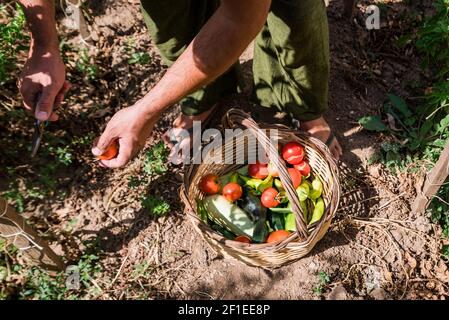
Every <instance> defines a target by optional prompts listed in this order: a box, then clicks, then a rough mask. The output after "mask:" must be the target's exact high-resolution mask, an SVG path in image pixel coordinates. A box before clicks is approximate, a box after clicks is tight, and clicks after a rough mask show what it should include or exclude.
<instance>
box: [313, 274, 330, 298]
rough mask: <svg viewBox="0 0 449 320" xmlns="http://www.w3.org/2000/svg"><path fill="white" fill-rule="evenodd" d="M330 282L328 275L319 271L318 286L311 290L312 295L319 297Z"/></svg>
mask: <svg viewBox="0 0 449 320" xmlns="http://www.w3.org/2000/svg"><path fill="white" fill-rule="evenodd" d="M330 281H331V279H330V277H329V275H328V274H327V272H325V271H320V272H319V273H318V284H317V285H316V286H315V287H314V288H313V293H314V294H316V295H317V296H321V295H322V294H323V290H324V288H325V287H326V286H327V285H328V284H329V282H330Z"/></svg>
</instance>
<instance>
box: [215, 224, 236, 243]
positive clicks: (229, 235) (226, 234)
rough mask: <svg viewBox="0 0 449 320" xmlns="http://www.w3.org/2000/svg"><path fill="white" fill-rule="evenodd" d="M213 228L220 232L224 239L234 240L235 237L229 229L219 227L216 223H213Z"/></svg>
mask: <svg viewBox="0 0 449 320" xmlns="http://www.w3.org/2000/svg"><path fill="white" fill-rule="evenodd" d="M211 228H212V229H213V230H215V231H218V232H219V233H221V234H222V235H223V236H224V237H225V238H226V239H229V240H234V239H235V234H233V233H232V232H230V231H229V230H227V229H225V228H223V227H220V226H219V225H218V224H213V225H212V227H211Z"/></svg>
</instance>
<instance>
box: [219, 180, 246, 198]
mask: <svg viewBox="0 0 449 320" xmlns="http://www.w3.org/2000/svg"><path fill="white" fill-rule="evenodd" d="M242 193H243V190H242V187H241V186H240V185H239V184H238V183H236V182H229V183H228V184H227V185H225V186H224V187H223V196H224V197H225V198H226V199H227V200H228V201H230V202H233V201H235V200H238V199H240V197H241V196H242Z"/></svg>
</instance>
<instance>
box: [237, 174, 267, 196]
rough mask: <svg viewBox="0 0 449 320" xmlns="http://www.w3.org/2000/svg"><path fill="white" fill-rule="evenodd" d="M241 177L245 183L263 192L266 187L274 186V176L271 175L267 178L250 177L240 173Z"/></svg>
mask: <svg viewBox="0 0 449 320" xmlns="http://www.w3.org/2000/svg"><path fill="white" fill-rule="evenodd" d="M239 176H240V178H241V179H242V180H243V181H244V182H245V185H246V186H248V187H250V188H253V189H254V190H257V192H258V193H259V194H261V193H262V192H263V191H264V190H265V189H267V188H271V187H272V186H273V178H272V177H271V176H268V177H266V178H265V179H263V180H262V179H256V178H248V177H245V176H243V175H239Z"/></svg>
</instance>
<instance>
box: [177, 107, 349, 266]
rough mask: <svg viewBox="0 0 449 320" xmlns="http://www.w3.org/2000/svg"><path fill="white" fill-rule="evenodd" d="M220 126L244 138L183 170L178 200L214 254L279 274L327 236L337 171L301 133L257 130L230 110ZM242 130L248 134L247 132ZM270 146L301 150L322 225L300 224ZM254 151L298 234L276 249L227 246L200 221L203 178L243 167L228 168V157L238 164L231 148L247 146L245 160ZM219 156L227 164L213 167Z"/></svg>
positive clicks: (292, 193)
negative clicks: (269, 168)
mask: <svg viewBox="0 0 449 320" xmlns="http://www.w3.org/2000/svg"><path fill="white" fill-rule="evenodd" d="M222 122H223V128H224V129H242V133H241V134H238V135H235V137H234V139H233V140H230V141H227V140H225V141H224V142H223V144H221V146H219V148H218V150H217V148H215V149H211V150H209V152H206V153H205V154H203V158H202V162H201V164H191V165H189V166H187V167H186V169H185V172H184V182H183V185H182V187H181V193H180V194H181V199H182V201H183V202H184V204H185V212H186V214H187V217H188V219H189V221H190V222H191V223H192V224H193V226H194V228H195V230H196V231H197V232H198V233H199V234H200V235H201V236H202V237H203V238H204V240H205V241H206V242H207V243H208V244H209V245H210V246H211V247H212V248H213V249H214V250H215V251H216V252H217V253H218V254H221V255H223V256H224V257H228V258H229V257H230V258H234V259H237V260H239V261H242V262H244V263H246V264H248V265H250V266H256V267H262V268H266V269H271V268H278V267H281V266H283V265H286V264H289V263H291V262H294V261H296V260H298V259H300V258H302V257H304V256H305V255H307V254H308V253H309V252H310V251H311V250H312V249H313V247H314V246H315V245H316V243H317V242H318V241H319V240H320V239H321V238H322V237H323V236H324V235H325V234H326V232H327V230H328V228H329V226H330V223H331V220H332V218H333V216H334V214H335V212H336V210H337V207H338V203H339V199H340V192H341V187H340V182H339V179H338V167H337V165H336V163H335V161H334V159H333V157H332V155H331V154H330V153H329V151H328V148H327V146H326V145H325V144H324V143H323V142H321V141H320V140H319V139H316V138H314V137H311V136H310V135H309V134H307V133H305V132H298V131H293V130H292V129H291V128H288V127H286V126H283V125H278V124H262V123H261V124H257V123H256V122H255V121H254V120H253V119H252V118H251V117H250V116H249V115H248V114H247V113H245V112H243V111H241V110H238V109H231V110H229V111H228V112H227V113H226V115H225V116H224V117H223V120H222ZM245 129H248V130H246V131H245ZM270 129H276V132H277V136H276V138H275V139H273V137H272V136H270V138H271V139H270V138H269V135H267V132H271V131H269V130H270ZM248 134H250V135H252V136H253V137H251V138H253V139H254V137H255V139H257V141H258V142H259V143H258V144H254V143H248V141H249V139H248ZM273 140H275V141H277V142H278V143H279V144H280V145H282V144H284V143H287V142H289V141H297V142H299V143H300V144H302V145H303V146H304V149H305V153H306V157H305V159H306V160H307V161H308V162H309V165H310V167H311V172H312V174H313V175H314V176H315V177H318V178H319V179H320V180H321V182H322V183H323V194H322V196H323V199H324V202H325V204H326V207H325V212H324V214H323V216H322V218H321V220H320V221H318V222H316V223H314V224H312V225H307V223H306V221H305V220H304V218H303V213H302V210H301V207H300V205H299V199H298V196H297V193H296V190H295V189H294V188H293V184H292V181H291V179H290V176H289V174H288V171H287V167H286V166H285V163H284V161H283V160H282V159H281V158H280V156H279V151H278V148H277V146H276V143H274V142H273ZM257 145H258V146H262V148H263V149H264V151H265V152H266V154H267V155H268V159H269V160H270V162H272V163H273V165H274V167H275V168H277V170H278V172H279V178H280V180H281V182H282V184H283V186H284V188H285V189H286V192H287V196H288V198H289V200H290V203H291V205H292V210H293V212H294V214H295V217H296V228H297V231H296V232H295V233H292V235H291V236H290V237H288V238H287V239H285V240H283V241H281V242H278V243H272V244H271V243H263V244H246V243H241V242H237V241H233V240H228V239H226V238H225V237H223V236H222V235H221V234H219V233H217V232H216V231H214V230H213V229H212V228H211V227H210V226H209V225H207V224H206V223H204V222H203V221H201V219H200V218H199V215H198V214H197V208H196V199H202V198H204V195H203V194H202V193H201V192H200V190H199V189H198V184H199V182H200V179H201V178H202V177H203V176H204V175H205V174H209V173H212V174H217V175H219V176H221V175H224V174H227V173H229V172H231V171H234V170H236V169H238V168H240V167H242V166H243V164H226V163H232V161H231V162H230V161H229V160H230V159H226V157H228V158H229V154H232V155H233V157H234V160H235V159H236V158H235V157H236V156H235V154H236V152H232V153H229V148H231V150H234V151H235V150H236V148H239V147H240V148H241V147H242V146H245V147H244V148H243V150H245V152H246V153H245V155H244V156H245V157H247V156H248V154H249V153H248V152H255V151H256V150H254V148H257ZM247 147H249V148H247ZM248 149H249V151H248ZM217 153H218V154H221V158H222V159H225V160H227V161H222V162H223V163H214V161H212V160H213V159H216V158H217Z"/></svg>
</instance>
